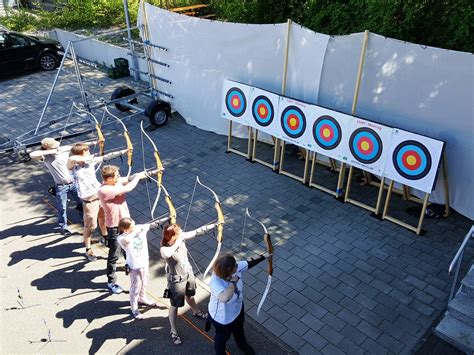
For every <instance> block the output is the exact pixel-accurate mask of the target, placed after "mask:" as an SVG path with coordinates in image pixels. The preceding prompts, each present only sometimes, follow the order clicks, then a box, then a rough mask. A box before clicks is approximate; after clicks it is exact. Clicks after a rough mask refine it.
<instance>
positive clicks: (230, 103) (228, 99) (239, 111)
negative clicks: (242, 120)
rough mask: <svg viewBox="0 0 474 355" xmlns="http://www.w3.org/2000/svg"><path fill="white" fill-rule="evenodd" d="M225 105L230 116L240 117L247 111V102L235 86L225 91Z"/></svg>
mask: <svg viewBox="0 0 474 355" xmlns="http://www.w3.org/2000/svg"><path fill="white" fill-rule="evenodd" d="M225 105H226V107H227V111H229V113H230V114H231V115H232V116H234V117H240V116H242V115H243V114H244V113H245V110H246V109H247V100H246V98H245V95H244V93H243V92H242V90H240V89H239V88H236V87H235V86H234V87H232V88H230V89H229V90H227V94H226V95H225Z"/></svg>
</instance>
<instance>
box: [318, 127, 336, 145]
mask: <svg viewBox="0 0 474 355" xmlns="http://www.w3.org/2000/svg"><path fill="white" fill-rule="evenodd" d="M319 136H320V137H321V139H322V140H323V141H326V142H329V141H331V140H332V139H333V138H334V130H333V129H332V127H331V126H330V125H328V124H323V125H322V126H321V129H320V130H319Z"/></svg>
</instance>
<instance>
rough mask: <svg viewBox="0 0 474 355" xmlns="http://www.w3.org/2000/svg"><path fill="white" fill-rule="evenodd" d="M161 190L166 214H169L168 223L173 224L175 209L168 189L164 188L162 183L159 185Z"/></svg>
mask: <svg viewBox="0 0 474 355" xmlns="http://www.w3.org/2000/svg"><path fill="white" fill-rule="evenodd" d="M161 188H162V189H163V192H164V193H165V202H166V204H167V205H168V211H169V212H168V213H169V214H168V216H169V223H170V224H175V223H176V209H175V208H174V204H173V200H172V199H171V196H170V194H169V193H168V190H166V189H165V187H164V186H163V185H161Z"/></svg>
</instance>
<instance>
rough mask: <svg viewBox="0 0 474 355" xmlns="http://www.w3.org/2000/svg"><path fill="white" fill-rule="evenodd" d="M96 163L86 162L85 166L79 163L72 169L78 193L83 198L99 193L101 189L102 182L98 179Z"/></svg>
mask: <svg viewBox="0 0 474 355" xmlns="http://www.w3.org/2000/svg"><path fill="white" fill-rule="evenodd" d="M96 164H97V163H96V162H90V163H85V164H84V165H83V166H81V165H79V164H78V165H76V166H75V167H74V169H72V176H73V177H74V182H75V183H76V186H77V194H78V195H79V197H80V198H81V199H83V200H84V199H87V198H89V197H91V196H94V195H97V191H99V187H100V183H99V181H97V176H96V172H95V166H96Z"/></svg>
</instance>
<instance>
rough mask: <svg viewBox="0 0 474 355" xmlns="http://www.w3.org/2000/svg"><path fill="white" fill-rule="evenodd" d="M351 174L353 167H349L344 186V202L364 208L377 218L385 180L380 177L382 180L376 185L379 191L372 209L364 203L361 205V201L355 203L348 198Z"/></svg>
mask: <svg viewBox="0 0 474 355" xmlns="http://www.w3.org/2000/svg"><path fill="white" fill-rule="evenodd" d="M353 173H354V167H353V166H351V167H350V168H349V175H348V176H347V185H346V192H345V195H344V202H349V203H352V204H353V205H356V206H359V207H361V208H364V209H366V210H368V211H370V212H372V213H373V216H374V217H379V213H380V207H381V205H382V197H383V190H384V184H385V178H384V177H382V179H381V180H380V183H379V184H378V185H379V191H378V194H377V202H376V204H375V207H373V206H370V205H368V204H366V203H363V202H361V201H357V200H355V199H352V198H350V197H349V194H350V192H351V184H352V175H353ZM379 218H380V217H379Z"/></svg>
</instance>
